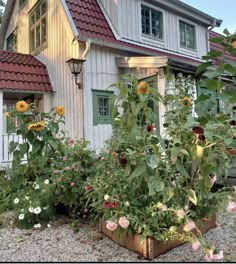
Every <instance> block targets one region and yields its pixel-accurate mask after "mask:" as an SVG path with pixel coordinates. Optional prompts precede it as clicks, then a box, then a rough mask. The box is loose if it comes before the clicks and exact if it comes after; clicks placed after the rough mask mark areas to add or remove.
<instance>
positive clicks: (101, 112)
mask: <svg viewBox="0 0 236 264" xmlns="http://www.w3.org/2000/svg"><path fill="white" fill-rule="evenodd" d="M98 116H100V117H107V116H109V105H108V98H104V97H98Z"/></svg>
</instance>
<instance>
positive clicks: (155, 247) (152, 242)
mask: <svg viewBox="0 0 236 264" xmlns="http://www.w3.org/2000/svg"><path fill="white" fill-rule="evenodd" d="M213 227H216V215H215V214H213V215H212V217H211V218H210V219H209V220H206V219H203V220H202V221H201V223H200V224H199V225H198V228H199V229H200V230H201V232H202V233H206V232H207V231H208V230H209V229H211V228H213ZM100 231H101V232H102V233H103V234H105V235H106V236H108V237H109V238H110V239H112V240H113V241H114V242H115V243H117V244H119V245H121V246H123V247H125V248H127V249H129V250H132V251H134V252H137V253H138V254H140V255H141V256H143V257H145V258H146V259H149V260H151V259H153V258H156V257H158V256H160V255H161V254H163V253H165V252H167V251H169V250H171V249H173V248H175V247H178V246H180V245H182V244H184V242H181V241H176V242H167V243H163V242H161V241H158V240H156V239H155V238H152V237H147V238H146V239H144V240H143V241H142V243H140V242H139V239H138V234H134V236H133V237H131V236H129V235H128V233H127V232H124V234H123V235H122V237H119V236H118V234H117V232H115V231H114V232H112V231H109V230H108V229H107V228H106V222H105V221H102V220H101V219H100Z"/></svg>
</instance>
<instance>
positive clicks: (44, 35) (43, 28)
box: [41, 18, 47, 44]
mask: <svg viewBox="0 0 236 264" xmlns="http://www.w3.org/2000/svg"><path fill="white" fill-rule="evenodd" d="M41 34H42V44H43V43H44V42H46V39H47V38H46V35H47V29H46V18H44V19H42V22H41Z"/></svg>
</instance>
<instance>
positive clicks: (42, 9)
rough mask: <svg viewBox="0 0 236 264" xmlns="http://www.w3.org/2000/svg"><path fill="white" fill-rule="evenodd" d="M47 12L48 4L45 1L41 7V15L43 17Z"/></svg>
mask: <svg viewBox="0 0 236 264" xmlns="http://www.w3.org/2000/svg"><path fill="white" fill-rule="evenodd" d="M45 12H46V2H45V1H44V2H43V3H42V5H41V15H43V14H44V13H45Z"/></svg>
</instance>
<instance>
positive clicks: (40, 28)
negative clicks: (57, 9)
mask: <svg viewBox="0 0 236 264" xmlns="http://www.w3.org/2000/svg"><path fill="white" fill-rule="evenodd" d="M46 10H47V5H46V1H45V0H44V1H40V2H39V3H38V4H37V5H36V7H34V9H33V10H32V11H31V13H30V52H31V53H36V52H39V51H41V50H42V49H43V48H45V46H46V44H47V19H46V13H47V12H46Z"/></svg>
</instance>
